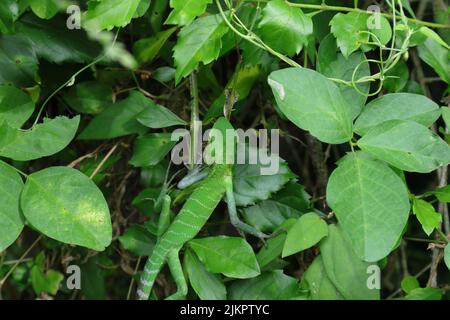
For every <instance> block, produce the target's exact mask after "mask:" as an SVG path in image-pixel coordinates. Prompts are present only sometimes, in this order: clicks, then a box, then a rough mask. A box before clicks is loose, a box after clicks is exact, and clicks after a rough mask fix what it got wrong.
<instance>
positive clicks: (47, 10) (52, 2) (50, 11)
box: [28, 0, 62, 19]
mask: <svg viewBox="0 0 450 320" xmlns="http://www.w3.org/2000/svg"><path fill="white" fill-rule="evenodd" d="M28 3H29V4H30V7H31V10H32V11H33V13H34V14H35V15H37V16H38V17H39V18H41V19H51V18H52V17H53V16H54V15H55V14H57V13H58V11H59V10H60V9H61V7H62V3H61V1H60V0H28Z"/></svg>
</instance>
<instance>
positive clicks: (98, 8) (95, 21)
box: [81, 0, 140, 31]
mask: <svg viewBox="0 0 450 320" xmlns="http://www.w3.org/2000/svg"><path fill="white" fill-rule="evenodd" d="M139 2H140V0H102V1H95V0H94V1H92V0H91V1H89V3H88V10H87V12H86V14H85V16H84V17H82V19H81V21H83V22H84V27H85V28H86V29H91V30H94V31H95V30H103V29H106V30H111V29H112V28H114V27H125V26H126V25H127V24H129V23H130V21H131V19H133V16H134V14H135V12H136V10H137V8H138V6H139ZM83 18H84V19H83Z"/></svg>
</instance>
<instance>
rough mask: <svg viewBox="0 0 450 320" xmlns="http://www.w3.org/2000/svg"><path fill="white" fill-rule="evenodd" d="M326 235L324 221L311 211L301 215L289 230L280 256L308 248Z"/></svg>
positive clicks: (326, 229) (326, 230) (326, 228)
mask: <svg viewBox="0 0 450 320" xmlns="http://www.w3.org/2000/svg"><path fill="white" fill-rule="evenodd" d="M327 235H328V227H327V224H326V222H325V221H323V220H322V219H320V217H319V216H318V215H317V214H316V213H313V212H310V213H306V214H304V215H302V216H301V217H300V218H299V219H298V220H297V222H296V223H295V224H294V225H293V226H292V228H291V229H290V230H289V232H288V234H287V237H286V242H285V243H284V247H283V254H282V257H283V258H284V257H287V256H290V255H292V254H294V253H297V252H300V251H303V250H305V249H308V248H310V247H312V246H314V245H315V244H317V243H318V242H319V241H320V240H321V239H322V238H323V237H326V236H327Z"/></svg>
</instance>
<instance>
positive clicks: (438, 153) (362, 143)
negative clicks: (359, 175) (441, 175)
mask: <svg viewBox="0 0 450 320" xmlns="http://www.w3.org/2000/svg"><path fill="white" fill-rule="evenodd" d="M358 146H359V147H360V148H361V149H362V150H364V151H366V152H367V153H370V154H371V155H373V156H374V157H376V158H378V159H380V160H383V161H386V162H387V163H389V164H391V165H393V166H394V167H397V168H399V169H402V170H405V171H410V172H421V173H426V172H431V171H433V170H435V169H437V168H439V167H440V166H445V165H447V164H449V163H450V147H449V146H448V144H447V143H446V142H444V141H443V140H442V139H441V138H439V136H437V135H436V134H435V133H433V132H431V131H430V130H429V129H428V128H427V127H425V126H423V125H421V124H419V123H417V122H413V121H410V120H391V121H386V122H383V123H381V124H380V125H378V126H375V127H373V128H372V129H370V130H369V131H368V132H367V133H366V134H365V135H364V136H363V137H362V138H361V139H360V140H359V141H358Z"/></svg>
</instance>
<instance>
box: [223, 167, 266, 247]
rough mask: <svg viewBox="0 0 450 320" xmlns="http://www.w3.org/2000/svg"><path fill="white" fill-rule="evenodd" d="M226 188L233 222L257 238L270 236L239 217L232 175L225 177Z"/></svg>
mask: <svg viewBox="0 0 450 320" xmlns="http://www.w3.org/2000/svg"><path fill="white" fill-rule="evenodd" d="M225 190H226V197H227V206H228V213H229V215H230V221H231V224H232V225H233V226H234V227H235V228H237V229H239V230H242V231H244V232H246V233H249V234H251V235H253V236H255V237H257V238H260V239H266V238H268V237H269V236H268V235H267V234H265V233H263V232H261V231H259V230H258V229H256V228H255V227H252V226H251V225H249V224H246V223H245V222H243V221H241V220H240V219H239V216H238V214H237V210H236V201H235V199H234V193H233V179H232V177H231V176H227V177H225Z"/></svg>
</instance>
